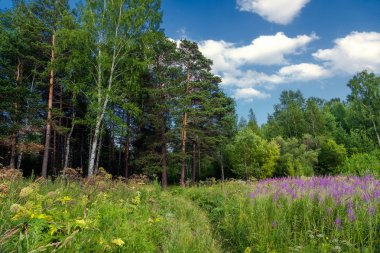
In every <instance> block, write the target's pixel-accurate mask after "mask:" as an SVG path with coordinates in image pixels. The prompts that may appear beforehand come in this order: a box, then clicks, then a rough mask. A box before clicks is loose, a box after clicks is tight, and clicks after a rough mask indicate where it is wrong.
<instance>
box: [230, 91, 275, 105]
mask: <svg viewBox="0 0 380 253" xmlns="http://www.w3.org/2000/svg"><path fill="white" fill-rule="evenodd" d="M233 97H234V98H235V99H237V100H243V101H246V102H252V101H253V99H254V98H258V99H264V98H268V97H270V95H269V94H267V93H265V92H261V91H259V90H256V89H253V88H242V89H236V90H235V92H234V95H233Z"/></svg>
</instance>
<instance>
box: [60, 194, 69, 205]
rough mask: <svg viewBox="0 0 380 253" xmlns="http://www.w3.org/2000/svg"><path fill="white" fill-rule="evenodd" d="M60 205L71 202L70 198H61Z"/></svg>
mask: <svg viewBox="0 0 380 253" xmlns="http://www.w3.org/2000/svg"><path fill="white" fill-rule="evenodd" d="M60 201H61V203H62V204H65V203H67V202H69V201H71V198H70V197H69V196H64V197H63V198H61V199H60Z"/></svg>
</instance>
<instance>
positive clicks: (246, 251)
mask: <svg viewBox="0 0 380 253" xmlns="http://www.w3.org/2000/svg"><path fill="white" fill-rule="evenodd" d="M251 252H252V249H251V247H247V248H245V250H244V253H251Z"/></svg>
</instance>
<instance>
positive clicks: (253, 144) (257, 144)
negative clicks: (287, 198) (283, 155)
mask: <svg viewBox="0 0 380 253" xmlns="http://www.w3.org/2000/svg"><path fill="white" fill-rule="evenodd" d="M226 149H227V153H228V154H229V156H230V160H231V163H232V166H233V168H232V171H233V172H234V173H236V174H237V175H238V176H240V177H245V178H246V179H249V177H255V178H257V179H261V178H266V177H270V176H271V175H272V174H273V172H274V169H275V166H276V162H277V159H278V158H279V155H280V149H279V146H278V144H277V143H276V142H275V141H270V142H268V141H267V140H265V139H263V138H261V137H260V136H258V135H257V134H255V133H254V132H253V131H252V130H251V129H250V128H245V129H243V130H240V131H239V132H238V133H237V135H236V137H235V139H234V141H233V142H232V144H229V145H228V146H227V148H226Z"/></svg>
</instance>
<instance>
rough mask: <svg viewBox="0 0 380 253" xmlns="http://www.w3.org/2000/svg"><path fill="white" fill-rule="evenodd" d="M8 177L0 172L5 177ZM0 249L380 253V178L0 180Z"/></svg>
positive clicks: (5, 178) (16, 250)
mask: <svg viewBox="0 0 380 253" xmlns="http://www.w3.org/2000/svg"><path fill="white" fill-rule="evenodd" d="M3 175H4V174H3ZM0 180H1V182H0V192H1V197H0V252H245V253H248V252H379V249H380V240H379V238H380V231H379V230H380V211H379V210H380V182H379V181H378V180H376V179H374V178H373V177H371V176H366V177H354V176H336V177H309V178H306V177H305V178H279V179H267V180H262V181H259V182H252V183H250V184H246V183H245V182H243V181H229V182H225V183H211V182H209V183H208V184H206V185H203V186H195V187H186V188H183V187H171V188H169V189H168V190H165V191H163V190H162V189H161V187H160V185H159V184H158V183H154V182H151V183H146V182H142V181H138V180H135V181H130V182H129V183H127V184H126V183H125V182H124V181H122V180H118V179H116V180H112V179H111V177H110V175H107V174H105V175H103V176H98V177H94V178H92V179H90V180H81V181H77V180H69V179H64V178H58V179H57V180H55V181H54V182H52V181H48V180H43V179H37V180H32V179H23V178H21V177H17V176H12V177H9V176H8V177H6V176H3V177H2V179H0Z"/></svg>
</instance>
